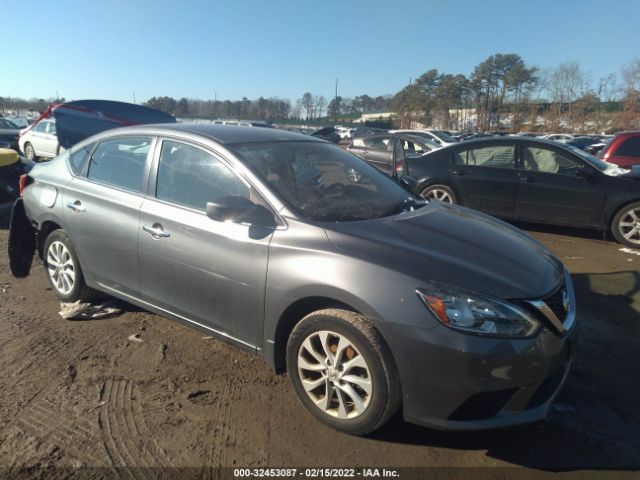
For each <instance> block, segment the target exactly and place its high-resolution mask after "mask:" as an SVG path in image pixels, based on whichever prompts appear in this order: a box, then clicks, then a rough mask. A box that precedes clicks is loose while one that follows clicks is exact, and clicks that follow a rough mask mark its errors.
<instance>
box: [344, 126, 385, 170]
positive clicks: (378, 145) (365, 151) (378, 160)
mask: <svg viewBox="0 0 640 480" xmlns="http://www.w3.org/2000/svg"><path fill="white" fill-rule="evenodd" d="M350 151H351V152H352V153H355V154H356V155H358V156H359V157H360V158H363V159H364V160H366V161H367V162H369V163H370V164H371V165H373V166H374V167H376V168H377V169H378V170H381V171H383V172H384V173H386V174H387V175H391V173H392V172H391V167H392V161H393V137H392V136H391V135H372V136H369V137H361V138H356V139H355V140H354V141H353V144H352V148H351V150H350Z"/></svg>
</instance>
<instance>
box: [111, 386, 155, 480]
mask: <svg viewBox="0 0 640 480" xmlns="http://www.w3.org/2000/svg"><path fill="white" fill-rule="evenodd" d="M135 391H136V390H135V386H134V383H133V381H131V380H121V379H118V380H116V379H110V380H107V381H106V382H105V388H104V398H105V399H106V405H105V408H104V409H103V410H102V411H101V414H100V418H101V424H102V425H103V426H104V429H103V432H104V434H105V438H104V440H103V444H104V445H105V448H106V449H107V451H108V456H109V459H110V460H111V463H112V465H113V466H114V467H117V468H119V469H120V468H122V470H123V472H124V473H126V475H127V476H128V477H130V478H133V479H135V480H139V479H146V478H148V475H149V474H150V473H151V468H145V467H152V468H153V469H154V470H153V473H154V475H156V474H158V472H159V471H164V469H165V467H164V464H163V462H161V460H160V458H161V457H160V455H158V451H161V450H160V449H159V448H158V446H157V444H156V443H154V442H152V441H150V440H149V439H150V435H149V434H148V431H147V429H146V427H144V422H143V419H142V417H141V410H140V408H139V406H138V407H135V406H134V404H135V403H138V402H134V401H133V398H135ZM154 450H155V452H154ZM139 467H143V468H139Z"/></svg>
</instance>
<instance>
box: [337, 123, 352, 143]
mask: <svg viewBox="0 0 640 480" xmlns="http://www.w3.org/2000/svg"><path fill="white" fill-rule="evenodd" d="M334 128H335V129H336V133H337V134H338V135H339V136H340V140H351V132H352V131H353V129H352V128H347V127H343V126H341V125H337V126H335V127H334Z"/></svg>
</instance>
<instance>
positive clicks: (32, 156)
mask: <svg viewBox="0 0 640 480" xmlns="http://www.w3.org/2000/svg"><path fill="white" fill-rule="evenodd" d="M24 158H26V159H27V160H31V161H32V162H37V161H38V156H37V155H36V151H35V149H34V148H33V145H31V144H30V143H29V142H27V143H25V144H24Z"/></svg>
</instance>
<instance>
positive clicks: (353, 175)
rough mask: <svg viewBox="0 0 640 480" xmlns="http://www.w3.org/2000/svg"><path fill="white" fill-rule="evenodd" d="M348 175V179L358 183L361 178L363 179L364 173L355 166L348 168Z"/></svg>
mask: <svg viewBox="0 0 640 480" xmlns="http://www.w3.org/2000/svg"><path fill="white" fill-rule="evenodd" d="M346 175H347V179H348V180H349V181H350V182H351V183H358V182H359V181H360V180H362V174H361V173H360V172H359V171H358V170H356V169H355V168H353V167H349V168H347V170H346Z"/></svg>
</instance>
